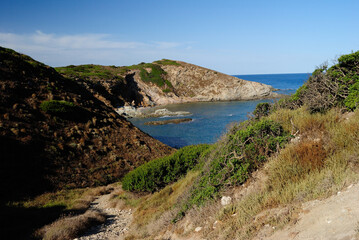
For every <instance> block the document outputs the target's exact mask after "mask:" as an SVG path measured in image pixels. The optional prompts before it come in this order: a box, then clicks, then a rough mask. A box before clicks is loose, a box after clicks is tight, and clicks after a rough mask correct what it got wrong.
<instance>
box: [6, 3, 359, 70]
mask: <svg viewBox="0 0 359 240" xmlns="http://www.w3.org/2000/svg"><path fill="white" fill-rule="evenodd" d="M358 12H359V1H357V0H340V1H339V0H335V1H334V0H326V1H323V0H310V1H307V0H285V1H276V0H245V1H243V0H206V1H203V0H181V1H175V0H117V1H114V0H104V1H94V0H86V1H85V0H71V1H68V0H61V1H60V0H47V1H39V0H31V1H29V0H24V1H20V0H1V7H0V46H3V47H7V48H12V49H14V50H16V51H19V52H21V53H24V54H27V55H30V56H31V57H32V58H34V59H36V60H38V61H40V62H43V63H45V64H47V65H50V66H53V67H57V66H66V65H71V64H73V65H79V64H102V65H116V66H125V65H132V64H138V63H140V62H152V61H155V60H159V59H163V58H166V59H174V60H180V61H185V62H189V63H193V64H196V65H200V66H203V67H206V68H210V69H213V70H216V71H219V72H223V73H226V74H231V75H236V74H268V73H304V72H305V73H306V72H312V71H313V70H314V69H315V67H316V66H319V65H320V64H322V63H323V62H325V61H329V62H331V61H332V60H333V59H335V58H337V57H338V56H340V55H342V54H348V53H351V52H353V51H354V52H355V51H358V50H359V14H358Z"/></svg>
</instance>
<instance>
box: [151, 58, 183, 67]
mask: <svg viewBox="0 0 359 240" xmlns="http://www.w3.org/2000/svg"><path fill="white" fill-rule="evenodd" d="M153 63H156V64H160V65H174V66H180V65H181V64H179V63H178V62H176V61H173V60H169V59H162V60H158V61H155V62H153Z"/></svg>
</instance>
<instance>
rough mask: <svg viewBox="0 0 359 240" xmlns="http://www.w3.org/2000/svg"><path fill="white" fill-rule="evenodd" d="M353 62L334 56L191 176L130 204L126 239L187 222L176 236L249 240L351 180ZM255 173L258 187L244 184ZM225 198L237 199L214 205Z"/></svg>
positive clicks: (238, 128)
mask: <svg viewBox="0 0 359 240" xmlns="http://www.w3.org/2000/svg"><path fill="white" fill-rule="evenodd" d="M358 59H359V52H356V53H352V54H349V55H345V56H342V57H340V58H339V59H338V64H335V65H334V66H332V67H330V68H328V67H327V66H325V67H323V68H320V69H319V70H316V71H315V72H314V73H313V75H312V77H311V78H310V79H309V80H308V82H307V83H306V84H305V85H304V86H303V87H301V88H299V89H298V91H297V92H296V93H295V94H294V95H292V96H291V97H289V98H287V99H284V100H281V101H279V102H278V103H276V104H274V105H271V104H268V103H265V104H259V105H258V106H257V107H256V109H255V111H254V112H253V115H254V117H253V118H251V119H250V120H248V121H246V122H243V123H240V124H236V125H235V126H234V127H232V129H230V130H229V131H228V133H227V134H226V135H225V136H224V137H223V138H222V139H221V140H220V141H219V142H217V143H216V144H214V145H213V146H212V147H211V148H209V150H208V151H209V152H208V153H207V154H206V156H205V158H203V161H202V163H201V166H200V167H199V168H196V169H197V170H196V171H190V172H188V173H187V175H186V176H183V178H180V179H179V180H178V181H177V182H175V183H172V184H170V185H167V186H166V187H165V188H163V189H161V190H159V191H158V192H155V193H153V194H150V195H147V196H145V197H142V198H140V200H138V204H137V205H136V208H137V210H136V211H135V214H137V216H138V219H135V222H134V224H135V226H137V228H135V230H134V231H132V232H131V234H130V235H129V236H130V237H133V238H135V239H136V238H142V239H150V238H151V237H152V236H156V234H159V233H160V232H161V231H162V230H163V228H161V229H159V228H158V227H157V228H156V224H158V225H161V226H163V225H166V226H169V225H171V221H170V220H175V222H177V221H178V220H180V219H181V218H183V216H185V215H188V216H189V217H188V218H186V220H185V221H182V223H181V222H179V224H178V225H177V224H176V225H175V228H176V230H175V231H176V233H178V234H191V232H192V231H193V230H194V229H193V228H194V227H195V226H197V225H196V224H198V226H203V225H204V229H203V230H202V231H203V234H205V235H206V237H207V238H208V239H251V238H253V237H254V236H256V234H257V233H258V232H259V231H260V230H261V229H262V228H263V226H265V225H268V226H271V229H278V228H281V227H283V226H285V225H287V224H289V223H293V222H295V221H296V219H297V218H298V213H299V211H300V206H301V204H302V203H304V202H306V201H309V200H313V199H318V198H323V197H327V196H330V195H331V194H333V193H336V192H337V191H339V190H341V189H342V188H343V187H344V186H347V185H349V184H351V183H353V182H355V181H358V180H359V177H358V173H359V160H358V159H359V151H358V149H359V135H358V134H357V133H358V132H359V110H356V108H357V106H358V103H359V98H358V97H357V96H359V94H358V93H357V92H356V91H357V90H358V89H357V87H356V85H357V81H358V74H359V71H358V67H359V65H358ZM350 111H354V112H350ZM263 166H264V167H263ZM255 170H259V172H256V173H258V174H259V176H261V177H260V180H255V179H252V178H251V175H252V173H253V172H254V171H255ZM258 174H257V175H258ZM256 179H257V178H256ZM248 180H249V181H248ZM256 181H260V183H259V185H258V183H256ZM189 183H190V184H189ZM242 184H244V185H242ZM256 184H257V185H256ZM178 189H180V190H178ZM228 192H229V193H230V192H237V193H239V194H240V195H243V197H239V198H238V199H236V200H235V201H234V202H232V203H231V204H230V205H228V206H226V207H223V206H220V205H218V199H219V197H220V196H223V195H224V194H226V193H227V194H228ZM179 193H180V194H181V195H182V197H177V196H178V194H179ZM167 200H168V201H167ZM157 213H158V214H157ZM154 216H155V217H154ZM188 222H191V223H193V224H194V225H193V226H192V227H193V228H192V229H191V230H189V231H188V230H185V228H186V227H184V226H185V225H183V224H186V223H188ZM215 223H217V225H216V227H215V228H212V226H213V225H212V224H215ZM187 226H188V225H187Z"/></svg>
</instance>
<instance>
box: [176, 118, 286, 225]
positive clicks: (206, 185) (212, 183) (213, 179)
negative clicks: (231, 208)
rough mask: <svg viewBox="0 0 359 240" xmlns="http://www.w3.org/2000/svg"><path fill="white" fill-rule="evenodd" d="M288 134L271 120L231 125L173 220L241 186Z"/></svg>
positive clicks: (275, 150)
mask: <svg viewBox="0 0 359 240" xmlns="http://www.w3.org/2000/svg"><path fill="white" fill-rule="evenodd" d="M289 137H290V135H289V133H288V132H287V131H284V130H283V128H282V127H281V125H280V124H279V123H277V122H274V121H271V120H260V121H255V120H252V121H249V120H248V121H246V122H243V123H241V124H239V125H236V126H234V127H233V128H232V129H231V130H230V131H229V133H228V134H227V135H226V137H225V139H224V140H223V141H222V142H221V143H220V144H218V146H217V147H216V149H215V150H214V152H213V154H212V157H211V158H208V159H207V162H206V166H205V167H204V169H203V171H202V174H201V176H200V177H199V179H198V183H197V184H195V185H194V186H193V190H192V192H191V195H190V197H189V199H188V200H187V201H186V203H185V204H184V206H183V208H182V210H181V211H180V212H179V215H178V216H177V218H176V219H175V220H176V221H177V220H178V219H179V218H181V217H182V216H184V214H185V211H187V210H188V209H189V208H190V207H192V206H193V205H197V206H201V205H203V204H204V203H205V202H206V201H208V200H210V199H214V198H216V197H217V196H218V194H219V193H220V190H222V188H223V187H229V186H238V185H240V184H243V183H244V182H245V181H246V180H247V179H248V178H249V176H250V175H251V173H252V172H253V171H255V170H256V169H258V168H259V167H260V166H262V165H263V163H264V162H265V161H266V160H267V159H268V157H269V156H271V155H272V154H273V153H276V152H277V151H279V149H280V148H282V147H283V146H284V144H285V143H286V142H287V141H288V140H289Z"/></svg>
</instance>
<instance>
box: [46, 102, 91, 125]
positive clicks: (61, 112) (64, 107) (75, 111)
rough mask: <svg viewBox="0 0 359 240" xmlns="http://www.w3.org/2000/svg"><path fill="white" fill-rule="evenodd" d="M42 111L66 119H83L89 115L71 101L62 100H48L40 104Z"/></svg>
mask: <svg viewBox="0 0 359 240" xmlns="http://www.w3.org/2000/svg"><path fill="white" fill-rule="evenodd" d="M40 108H41V110H42V111H44V112H46V113H48V114H51V115H54V116H57V117H60V118H63V119H68V120H75V121H83V120H86V119H87V118H88V116H89V112H88V111H87V110H85V109H84V108H82V107H79V106H76V105H75V104H74V103H72V102H67V101H64V100H48V101H43V102H42V103H41V104H40Z"/></svg>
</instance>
